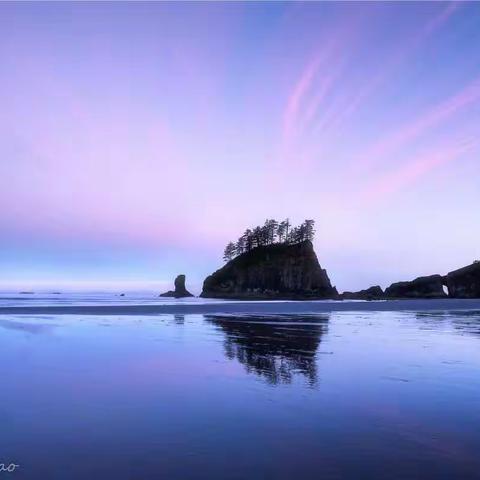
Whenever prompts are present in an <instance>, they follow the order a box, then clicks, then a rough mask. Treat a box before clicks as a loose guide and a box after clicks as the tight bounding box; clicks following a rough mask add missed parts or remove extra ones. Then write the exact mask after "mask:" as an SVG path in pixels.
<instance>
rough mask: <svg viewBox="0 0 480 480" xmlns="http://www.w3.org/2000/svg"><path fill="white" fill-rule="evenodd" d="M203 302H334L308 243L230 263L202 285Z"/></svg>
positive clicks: (262, 250) (270, 248) (267, 249)
mask: <svg viewBox="0 0 480 480" xmlns="http://www.w3.org/2000/svg"><path fill="white" fill-rule="evenodd" d="M200 296H201V297H203V298H226V299H239V300H262V299H265V300H277V299H278V300H307V299H323V298H337V297H338V292H337V290H336V288H335V287H332V284H331V283H330V279H329V278H328V275H327V272H326V270H324V269H322V268H321V267H320V264H319V263H318V259H317V255H316V254H315V251H314V250H313V245H312V242H311V241H309V240H305V241H303V242H300V243H295V244H288V243H275V244H271V245H265V246H259V247H256V248H254V249H252V250H250V251H247V252H244V253H242V254H241V255H239V256H237V257H236V258H234V259H233V260H230V261H229V262H228V263H227V264H226V265H225V266H223V267H222V268H221V269H219V270H217V271H216V272H214V273H213V274H212V275H210V276H209V277H207V278H206V279H205V281H204V282H203V291H202V294H201V295H200Z"/></svg>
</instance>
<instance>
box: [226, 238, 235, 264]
mask: <svg viewBox="0 0 480 480" xmlns="http://www.w3.org/2000/svg"><path fill="white" fill-rule="evenodd" d="M235 253H236V250H235V245H234V243H233V242H230V243H229V244H228V245H227V246H226V247H225V250H224V252H223V259H224V260H225V261H226V262H229V261H230V260H231V259H232V258H234V257H235Z"/></svg>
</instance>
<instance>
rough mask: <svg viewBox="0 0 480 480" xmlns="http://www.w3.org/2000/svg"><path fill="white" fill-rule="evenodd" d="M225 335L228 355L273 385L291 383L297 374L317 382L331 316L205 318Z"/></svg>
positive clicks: (248, 370) (312, 382)
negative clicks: (319, 353)
mask: <svg viewBox="0 0 480 480" xmlns="http://www.w3.org/2000/svg"><path fill="white" fill-rule="evenodd" d="M205 319H206V320H207V321H209V322H212V323H214V324H215V325H216V326H217V327H218V328H219V329H221V330H222V331H223V333H225V335H226V339H225V355H226V356H227V357H228V358H229V359H234V358H236V359H237V360H238V361H239V362H240V363H241V364H243V365H244V366H245V368H246V370H247V372H249V373H251V372H253V373H255V374H256V375H259V376H260V377H262V378H264V379H266V380H267V381H268V382H269V383H271V384H274V385H276V384H279V383H290V382H291V381H292V379H293V377H294V376H295V375H296V374H300V375H303V376H305V377H306V378H307V379H308V383H309V384H310V385H314V384H315V383H316V381H317V367H316V359H315V356H316V352H317V348H318V346H319V344H320V340H321V336H322V334H323V333H325V332H326V329H327V322H328V316H318V315H315V316H313V315H312V316H304V315H298V316H293V317H292V316H288V315H282V316H273V315H272V316H242V317H236V316H226V315H205Z"/></svg>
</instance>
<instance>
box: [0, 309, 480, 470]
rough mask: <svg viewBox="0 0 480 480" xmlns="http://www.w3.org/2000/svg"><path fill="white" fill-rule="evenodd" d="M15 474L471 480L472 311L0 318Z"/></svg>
mask: <svg viewBox="0 0 480 480" xmlns="http://www.w3.org/2000/svg"><path fill="white" fill-rule="evenodd" d="M0 378H1V385H2V387H1V395H0V426H1V428H0V464H1V463H5V464H7V465H8V464H10V463H15V464H18V465H19V467H17V468H16V470H15V472H13V473H7V472H0V480H1V478H2V476H3V477H4V478H15V479H49V480H51V479H54V480H55V479H62V480H63V479H118V480H122V479H197V478H205V479H230V478H232V479H263V478H279V479H292V478H295V479H298V480H300V479H355V480H357V479H369V480H370V479H382V480H383V479H409V480H410V479H449V480H451V479H478V478H480V455H479V453H478V449H479V445H480V312H459V313H445V314H428V313H418V314H415V313H405V312H364V313H330V314H325V315H314V316H301V315H294V316H286V315H275V316H266V317H259V316H257V317H255V316H253V317H252V316H234V315H233V316H232V315H230V316H220V315H186V316H182V315H176V316H174V315H157V316H138V317H135V316H121V317H113V316H101V317H100V316H97V317H96V316H75V315H62V316H39V315H35V316H26V315H9V316H6V315H3V316H0Z"/></svg>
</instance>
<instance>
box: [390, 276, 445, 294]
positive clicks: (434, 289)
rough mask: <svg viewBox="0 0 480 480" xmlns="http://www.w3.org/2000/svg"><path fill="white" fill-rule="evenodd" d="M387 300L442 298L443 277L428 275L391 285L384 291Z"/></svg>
mask: <svg viewBox="0 0 480 480" xmlns="http://www.w3.org/2000/svg"><path fill="white" fill-rule="evenodd" d="M385 296H386V297H387V298H443V297H446V296H447V295H446V294H445V292H444V291H443V277H442V276H441V275H430V276H428V277H418V278H416V279H415V280H412V281H411V282H397V283H392V284H391V285H390V286H389V287H388V288H386V289H385Z"/></svg>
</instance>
